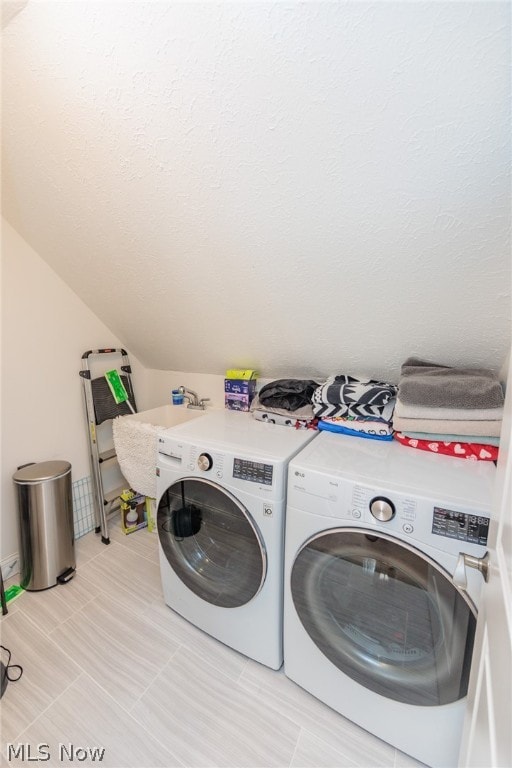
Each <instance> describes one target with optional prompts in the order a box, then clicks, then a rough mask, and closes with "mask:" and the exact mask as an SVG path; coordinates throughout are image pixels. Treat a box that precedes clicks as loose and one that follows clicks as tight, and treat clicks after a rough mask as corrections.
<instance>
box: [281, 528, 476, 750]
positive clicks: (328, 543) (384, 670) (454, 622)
mask: <svg viewBox="0 0 512 768" xmlns="http://www.w3.org/2000/svg"><path fill="white" fill-rule="evenodd" d="M291 592H292V598H293V602H294V605H295V609H296V611H297V614H298V616H299V618H300V620H301V622H302V624H303V626H304V628H305V630H306V632H307V633H308V635H309V636H310V637H311V639H312V640H313V642H314V643H315V645H316V646H317V647H318V648H319V649H320V651H321V652H322V653H323V654H324V655H325V656H326V657H327V658H328V659H329V661H331V662H332V663H333V664H334V665H335V666H336V667H337V668H338V669H339V670H341V671H342V672H343V673H344V674H346V675H348V676H349V677H350V678H352V679H353V680H355V681H356V682H358V683H360V684H361V685H363V686H364V687H365V688H368V689H369V690H371V691H374V692H375V693H379V694H381V695H382V696H385V697H386V698H389V699H393V700H395V701H400V702H403V703H406V704H415V705H420V706H439V705H441V704H449V703H450V702H453V701H457V700H458V699H460V698H462V697H463V696H465V695H466V692H467V687H468V679H469V670H470V664H471V653H472V650H473V640H474V635H475V625H476V617H475V612H474V609H473V607H472V605H471V603H470V602H469V600H468V598H467V597H466V596H465V595H464V594H463V593H462V592H460V591H459V590H458V589H457V588H456V587H455V586H454V584H453V582H452V581H451V578H450V576H449V574H448V573H446V572H445V571H444V570H442V569H441V568H440V566H439V565H437V564H436V563H435V562H434V561H432V560H430V558H428V557H427V556H426V555H424V554H423V553H422V552H420V551H419V550H416V549H413V548H411V547H409V546H407V545H406V544H403V543H401V542H399V541H397V540H396V539H393V538H391V537H389V536H386V535H384V534H374V533H373V531H372V532H371V533H370V532H365V531H362V530H360V529H357V530H355V529H346V528H345V529H341V528H338V529H332V530H329V531H324V532H322V533H321V534H319V535H317V536H314V537H313V538H312V539H310V540H309V541H308V542H306V544H305V545H304V546H303V547H302V549H301V550H300V551H299V553H298V555H297V557H296V559H295V562H294V564H293V568H292V573H291ZM433 738H435V735H433Z"/></svg>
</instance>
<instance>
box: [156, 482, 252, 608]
mask: <svg viewBox="0 0 512 768" xmlns="http://www.w3.org/2000/svg"><path fill="white" fill-rule="evenodd" d="M157 526H158V536H159V539H160V544H161V546H162V549H163V552H164V554H165V557H166V558H167V560H168V562H169V564H170V565H171V567H172V568H173V570H174V571H175V573H176V574H177V576H178V577H179V578H180V579H181V581H182V582H183V583H184V584H185V585H186V586H187V587H188V588H189V589H190V590H192V592H194V593H195V594H196V595H198V597H200V598H202V599H203V600H206V601H207V602H208V603H211V604H212V605H217V606H220V607H223V608H237V607H239V606H241V605H245V604H246V603H248V602H249V600H251V599H252V598H253V597H254V596H255V595H257V594H258V592H259V591H260V589H261V587H262V585H263V582H264V580H265V575H266V570H267V558H266V553H265V549H264V546H263V543H262V540H261V537H260V535H259V533H258V531H257V529H256V526H255V524H254V522H253V520H252V518H251V516H250V514H249V512H248V511H247V510H246V509H245V507H244V506H243V505H242V504H241V503H240V502H239V501H238V500H237V499H236V498H235V497H234V496H232V495H231V494H230V493H229V492H228V491H226V490H224V489H222V488H219V486H217V485H215V483H212V482H210V481H209V480H202V479H195V478H186V479H183V480H180V481H178V482H176V483H173V484H172V485H171V486H169V488H168V489H167V490H166V491H165V493H164V494H163V496H162V498H161V499H160V503H159V505H158V512H157Z"/></svg>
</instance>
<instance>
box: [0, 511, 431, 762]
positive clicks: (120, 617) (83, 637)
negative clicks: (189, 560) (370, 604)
mask: <svg viewBox="0 0 512 768" xmlns="http://www.w3.org/2000/svg"><path fill="white" fill-rule="evenodd" d="M76 547H77V575H76V576H75V578H74V579H73V580H72V581H71V582H70V583H69V584H67V585H65V586H58V587H55V588H54V589H50V590H48V591H45V592H39V593H30V592H26V593H24V594H23V595H21V596H20V597H18V598H17V599H16V600H14V601H12V602H10V603H9V613H8V615H7V616H5V617H3V618H2V620H1V624H0V628H1V642H2V645H4V646H7V647H8V648H10V649H11V651H12V654H13V658H12V662H13V663H19V664H21V665H22V666H23V669H24V673H23V676H22V678H21V680H20V681H19V682H17V683H9V685H8V687H7V690H6V693H5V694H4V697H3V699H2V706H1V710H2V712H1V751H0V766H2V768H3V767H4V766H7V765H11V766H17V765H22V764H24V763H26V762H27V761H28V760H29V758H30V762H32V761H34V762H36V761H38V760H37V758H40V759H41V761H42V762H44V764H45V765H47V766H59V767H60V768H63V766H74V765H78V764H81V765H91V764H94V763H99V762H100V763H101V765H102V766H108V768H130V766H133V767H134V768H153V766H155V767H156V766H164V767H165V768H171V766H187V767H188V768H199V767H202V768H214V767H217V768H228V767H231V766H232V767H237V768H274V767H275V768H348V767H349V766H359V767H360V768H374V767H377V766H382V768H399V767H400V768H406V767H407V766H410V767H411V768H412V767H413V766H415V767H416V768H417V767H418V766H420V763H417V762H416V761H415V760H413V759H412V758H410V757H408V756H407V755H404V754H402V753H400V752H398V751H397V750H395V749H394V748H393V747H391V746H389V745H388V744H385V743H384V742H382V741H380V740H379V739H377V738H375V737H374V736H372V735H371V734H369V733H367V732H366V731H364V730H362V729H360V728H358V727H357V726H355V725H354V724H353V723H351V722H349V721H348V720H345V719H344V718H342V717H341V716H340V715H338V714H337V713H335V712H334V711H333V710H331V709H329V708H328V707H327V706H325V705H324V704H322V703H321V702H319V701H317V700H316V699H315V698H314V697H312V696H310V695H309V694H308V693H306V692H305V691H303V690H302V689H301V688H299V687H298V686H297V685H295V684H294V683H292V682H291V681H290V680H288V679H287V678H286V677H285V675H284V674H283V672H282V671H279V672H275V671H272V670H269V669H267V668H266V667H263V666H261V665H260V664H257V663H256V662H253V661H252V660H250V659H247V658H245V657H244V656H241V655H240V654H238V653H237V652H235V651H233V650H231V649H229V648H227V647H226V646H224V645H222V644H221V643H219V642H217V641H216V640H214V639H212V638H210V637H209V636H208V635H205V634H204V633H203V632H201V631H200V630H198V629H196V628H195V627H193V626H191V625H190V624H188V622H186V621H185V620H184V619H182V618H181V617H180V616H178V615H177V614H175V613H174V612H173V611H171V610H170V609H169V608H168V607H167V606H166V605H165V604H164V602H163V597H162V590H161V585H160V572H159V566H158V557H157V538H156V534H154V533H150V532H149V531H147V529H143V530H140V531H137V532H135V533H133V534H130V535H129V536H125V535H124V534H123V533H122V531H121V530H120V528H119V527H118V523H116V521H115V520H114V522H113V523H111V544H110V545H109V546H105V545H104V544H102V543H101V541H100V539H99V537H98V536H96V534H94V533H90V534H87V535H86V536H84V537H83V538H81V539H79V540H78V541H77V542H76ZM9 744H11V745H15V746H16V748H17V750H18V751H17V754H15V753H13V751H12V748H11V751H10V752H9ZM19 745H23V748H24V750H25V751H24V753H22V752H21V751H20V747H19ZM95 748H97V749H99V750H102V749H104V752H103V754H102V753H101V752H96V753H94V752H90V751H89V750H91V749H92V750H94V749H95ZM84 750H85V751H84ZM101 755H102V759H101V761H100V756H101ZM47 756H49V757H47ZM8 757H10V761H9V760H8ZM43 758H44V760H43Z"/></svg>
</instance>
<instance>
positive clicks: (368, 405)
mask: <svg viewBox="0 0 512 768" xmlns="http://www.w3.org/2000/svg"><path fill="white" fill-rule="evenodd" d="M396 391H397V388H396V387H395V386H394V385H393V384H388V383H386V382H382V381H375V380H374V379H358V378H356V377H355V376H348V375H344V374H340V375H337V376H329V378H328V379H327V380H326V382H325V383H324V384H322V385H321V386H319V387H317V389H315V391H314V392H313V412H314V414H315V416H316V418H318V419H324V418H328V417H329V418H332V417H335V416H343V417H347V418H350V417H352V418H356V419H373V420H377V421H389V420H390V415H391V414H392V412H393V405H394V402H393V400H394V397H395V396H396Z"/></svg>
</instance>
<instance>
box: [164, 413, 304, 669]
mask: <svg viewBox="0 0 512 768" xmlns="http://www.w3.org/2000/svg"><path fill="white" fill-rule="evenodd" d="M314 437H316V432H313V431H311V430H295V429H292V428H290V427H284V426H278V425H273V424H266V423H262V422H260V421H256V420H255V419H253V418H252V416H251V415H250V414H248V413H239V412H234V411H228V410H225V411H220V410H219V411H212V412H209V413H207V414H205V415H204V416H201V417H199V418H197V419H194V420H193V421H189V422H187V423H185V424H181V425H179V426H177V427H171V428H170V429H168V430H165V431H163V432H162V433H160V434H159V436H158V458H157V495H158V499H157V503H158V509H157V527H158V538H159V554H160V569H161V575H162V584H163V591H164V598H165V602H166V603H167V605H168V606H169V607H170V608H172V609H173V610H175V611H177V612H178V613H179V614H181V616H183V617H184V618H185V619H187V620H188V621H190V622H191V623H192V624H194V625H195V626H196V627H199V628H200V629H202V630H203V631H205V632H207V633H208V634H209V635H211V636H213V637H215V638H217V639H218V640H220V641H222V642H223V643H225V644H226V645H228V646H230V647H231V648H234V649H235V650H237V651H239V652H240V653H243V654H245V655H246V656H249V657H250V658H252V659H254V660H256V661H258V662H260V663H262V664H265V665H267V666H269V667H271V668H273V669H279V667H280V666H281V665H282V662H283V647H282V646H283V639H282V633H283V558H284V515H285V504H286V479H287V468H288V462H289V460H290V458H291V457H292V456H294V455H295V454H296V453H297V452H298V451H299V450H301V448H303V447H304V445H305V444H306V443H308V442H309V441H310V440H312V439H313V438H314Z"/></svg>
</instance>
